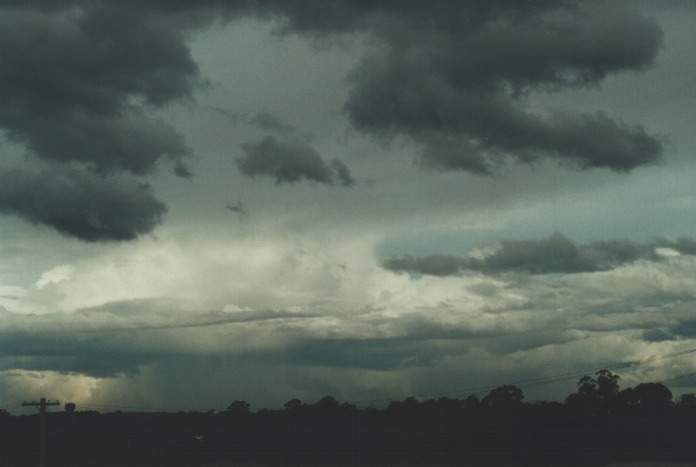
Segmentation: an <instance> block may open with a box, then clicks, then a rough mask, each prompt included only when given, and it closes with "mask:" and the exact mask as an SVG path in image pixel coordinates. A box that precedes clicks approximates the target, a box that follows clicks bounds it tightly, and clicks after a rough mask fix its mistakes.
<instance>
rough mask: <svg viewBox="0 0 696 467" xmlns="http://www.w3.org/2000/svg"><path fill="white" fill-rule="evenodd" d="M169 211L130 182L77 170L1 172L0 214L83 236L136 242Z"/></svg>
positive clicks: (87, 239)
mask: <svg viewBox="0 0 696 467" xmlns="http://www.w3.org/2000/svg"><path fill="white" fill-rule="evenodd" d="M166 210H167V208H166V206H165V205H164V204H163V203H162V202H160V201H158V200H157V199H156V198H155V197H154V196H153V195H152V193H151V191H150V189H149V188H148V187H147V186H146V185H141V184H137V183H135V182H134V181H132V180H116V179H114V178H113V177H108V178H106V177H95V176H94V175H93V174H90V173H87V172H84V171H77V170H53V171H41V172H38V173H32V172H29V171H20V170H13V171H8V172H5V173H0V212H2V213H4V214H10V215H16V216H18V217H21V218H23V219H25V220H27V221H29V222H33V223H38V224H44V225H47V226H50V227H53V228H54V229H56V230H58V231H59V232H61V233H63V234H65V235H69V236H73V237H76V238H79V239H81V240H86V241H106V240H132V239H134V238H137V237H138V236H140V235H141V234H144V233H148V232H150V231H151V230H152V229H153V228H154V227H155V226H156V225H157V224H158V223H159V222H160V221H161V219H162V217H163V216H164V214H165V212H166Z"/></svg>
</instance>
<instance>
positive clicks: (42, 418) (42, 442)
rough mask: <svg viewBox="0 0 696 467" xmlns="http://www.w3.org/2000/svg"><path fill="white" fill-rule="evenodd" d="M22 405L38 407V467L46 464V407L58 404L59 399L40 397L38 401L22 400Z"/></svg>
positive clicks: (43, 466)
mask: <svg viewBox="0 0 696 467" xmlns="http://www.w3.org/2000/svg"><path fill="white" fill-rule="evenodd" d="M22 405H23V406H27V405H32V406H34V407H37V408H38V409H39V467H45V466H46V407H48V406H49V405H60V402H59V401H54V402H51V401H47V400H46V398H45V397H42V398H41V400H40V401H39V402H34V401H31V402H22Z"/></svg>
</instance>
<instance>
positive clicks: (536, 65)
mask: <svg viewBox="0 0 696 467" xmlns="http://www.w3.org/2000/svg"><path fill="white" fill-rule="evenodd" d="M503 3H508V2H489V4H487V5H486V6H483V4H482V3H480V2H474V3H471V2H464V3H463V2H457V3H456V4H455V3H446V6H445V3H441V4H439V5H441V6H442V7H441V8H437V7H433V8H430V6H429V5H430V4H426V3H423V4H422V6H423V8H411V9H408V8H406V9H404V13H403V14H394V15H393V17H392V18H391V19H392V20H393V21H391V22H388V23H387V26H386V27H385V28H384V29H381V30H379V32H376V34H378V35H379V36H380V37H381V38H382V39H383V41H384V42H383V44H381V45H382V46H381V47H378V48H377V49H378V50H377V51H375V52H373V53H371V54H369V55H368V56H366V57H365V59H364V61H363V63H362V64H361V65H360V66H359V67H358V68H357V69H356V70H354V72H353V74H352V75H351V81H352V83H353V85H354V88H353V90H352V91H351V93H350V96H349V98H348V101H347V102H346V105H345V109H346V111H347V113H348V115H349V116H350V118H351V120H352V122H353V124H354V125H355V126H356V127H357V128H359V129H361V130H363V131H366V132H369V133H373V134H376V135H386V136H393V135H399V134H402V135H407V136H409V137H411V138H412V139H413V140H414V141H415V142H416V143H418V144H419V145H420V146H421V147H422V163H423V165H425V166H428V167H432V168H436V169H442V170H453V169H457V170H466V171H469V172H473V173H484V174H487V173H492V172H495V171H496V170H497V169H498V168H499V166H500V165H502V164H504V163H505V162H506V161H508V160H514V161H520V162H533V161H537V160H540V159H543V158H550V159H555V160H558V161H560V162H562V163H564V164H570V165H572V166H575V167H578V168H581V169H585V168H591V167H603V168H610V169H613V170H618V171H628V170H631V169H633V168H635V167H638V166H641V165H645V164H650V163H654V162H655V161H656V160H657V159H658V157H659V156H660V154H661V151H662V143H661V142H660V141H659V140H658V139H656V138H655V137H652V136H650V135H649V134H648V133H647V132H646V131H645V129H644V128H642V127H641V126H639V125H630V124H625V123H622V122H620V121H617V120H614V119H612V118H611V117H610V116H608V115H606V114H604V113H600V112H597V113H573V112H568V111H558V110H543V111H533V110H532V109H529V108H528V106H527V105H526V97H527V96H528V95H529V94H530V93H532V92H544V93H548V92H556V91H561V90H563V89H568V88H574V87H584V86H597V85H599V83H600V82H601V81H602V79H603V78H605V77H606V76H608V75H610V74H613V73H616V72H619V71H623V70H641V69H644V68H645V67H647V66H649V65H650V64H651V63H652V62H653V60H654V58H655V56H656V55H657V52H658V50H659V47H660V44H661V38H662V33H661V30H660V28H659V27H658V25H657V24H656V23H655V22H653V21H652V20H649V19H647V18H644V17H642V16H640V15H638V14H636V13H634V12H632V11H630V10H627V9H626V8H625V7H624V6H623V5H624V4H617V3H611V4H606V3H604V4H600V3H597V2H582V3H580V2H577V3H568V2H563V3H561V2H548V3H546V2H531V6H526V5H529V3H525V6H522V4H518V5H516V6H511V5H509V4H508V8H501V7H502V6H503ZM426 5H427V8H426Z"/></svg>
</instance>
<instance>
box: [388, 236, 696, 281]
mask: <svg viewBox="0 0 696 467" xmlns="http://www.w3.org/2000/svg"><path fill="white" fill-rule="evenodd" d="M693 247H694V240H693V239H691V238H679V239H677V240H669V239H665V238H661V239H655V240H653V241H651V242H648V243H645V244H640V243H636V242H633V241H630V240H616V239H614V240H601V241H595V242H591V243H587V244H584V245H579V244H577V243H575V242H573V241H572V240H570V239H568V238H567V237H566V236H564V235H562V234H560V233H555V234H553V235H551V236H550V237H548V238H545V239H541V240H501V241H500V246H499V248H497V249H495V250H494V251H493V252H491V253H489V254H486V255H484V256H483V257H479V256H474V255H469V256H460V255H447V254H439V255H429V256H423V257H414V256H411V255H404V256H394V257H391V258H388V259H386V260H385V261H383V263H382V266H383V267H384V268H386V269H388V270H390V271H394V272H409V273H415V274H427V275H432V276H454V275H459V274H462V273H463V272H465V271H475V272H481V273H484V274H501V273H507V272H525V273H529V274H553V273H560V274H573V273H581V272H598V271H607V270H611V269H614V268H617V267H620V266H622V265H625V264H629V263H632V262H635V261H638V260H646V261H658V260H659V259H660V258H661V256H660V255H659V254H658V253H657V251H656V249H658V248H666V249H669V250H673V251H674V252H676V253H678V254H681V255H694V254H696V249H694V248H693Z"/></svg>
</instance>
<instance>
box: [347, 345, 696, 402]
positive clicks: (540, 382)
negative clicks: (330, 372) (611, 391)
mask: <svg viewBox="0 0 696 467" xmlns="http://www.w3.org/2000/svg"><path fill="white" fill-rule="evenodd" d="M694 352H696V348H693V349H686V350H681V351H678V352H672V353H668V354H664V355H656V356H654V357H649V358H646V359H644V360H635V361H630V362H619V363H614V364H610V365H604V366H601V367H595V368H589V369H584V370H580V371H575V372H570V373H562V374H557V375H552V376H546V377H542V378H534V379H525V380H520V381H516V382H513V383H510V385H512V386H517V387H519V388H520V389H527V388H532V387H539V386H545V385H547V384H554V383H560V382H562V381H568V380H570V379H574V378H577V377H579V376H585V375H588V374H593V373H595V372H597V371H600V370H617V369H621V368H631V367H635V366H640V365H647V364H649V363H654V362H658V361H661V360H666V359H668V358H674V357H679V356H682V355H687V354H690V353H694ZM691 375H696V372H694V373H689V374H686V375H682V376H678V377H675V378H672V379H669V380H665V381H663V382H667V381H673V380H677V379H681V378H686V377H687V376H691ZM497 387H499V385H489V386H479V387H471V388H464V389H456V390H452V391H445V392H442V391H441V392H433V393H429V394H420V395H417V396H411V397H414V398H415V399H423V398H426V397H436V396H441V397H442V396H447V395H458V394H474V395H481V394H483V393H486V392H489V391H490V390H492V389H495V388H497ZM403 399H404V397H392V398H384V399H369V400H363V401H357V402H355V403H356V404H372V403H378V402H393V401H399V400H403Z"/></svg>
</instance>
